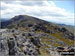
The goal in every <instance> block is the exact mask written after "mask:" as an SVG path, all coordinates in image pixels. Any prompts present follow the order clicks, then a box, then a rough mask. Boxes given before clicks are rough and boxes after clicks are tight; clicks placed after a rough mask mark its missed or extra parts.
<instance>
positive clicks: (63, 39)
mask: <svg viewBox="0 0 75 56" xmlns="http://www.w3.org/2000/svg"><path fill="white" fill-rule="evenodd" d="M1 26H2V27H1V29H0V56H66V55H68V56H70V55H71V56H74V50H75V45H74V42H75V40H74V33H73V31H72V32H71V30H69V28H68V29H67V28H66V27H61V25H60V26H59V25H57V24H55V23H51V22H47V21H44V20H41V19H38V18H35V17H32V16H27V15H19V16H15V17H13V18H12V19H10V20H8V21H4V22H1ZM64 52H65V53H68V54H65V53H64ZM64 54H65V55H64Z"/></svg>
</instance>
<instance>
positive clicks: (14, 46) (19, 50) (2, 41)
mask: <svg viewBox="0 0 75 56" xmlns="http://www.w3.org/2000/svg"><path fill="white" fill-rule="evenodd" d="M18 32H20V33H18ZM33 35H34V34H33V33H32V34H31V33H27V32H26V33H24V32H21V31H20V30H15V29H12V30H5V32H1V34H0V55H1V56H3V55H4V56H6V55H7V56H11V55H13V56H25V55H28V56H38V55H39V54H38V51H39V48H40V47H38V46H40V40H39V38H33V40H31V38H32V36H33ZM35 36H37V35H35ZM3 53H4V54H3Z"/></svg>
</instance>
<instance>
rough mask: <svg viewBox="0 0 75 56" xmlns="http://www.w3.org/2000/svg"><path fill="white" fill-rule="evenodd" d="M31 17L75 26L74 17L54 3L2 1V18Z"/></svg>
mask: <svg viewBox="0 0 75 56" xmlns="http://www.w3.org/2000/svg"><path fill="white" fill-rule="evenodd" d="M20 14H23V15H31V16H35V17H38V18H41V19H43V20H47V21H52V22H57V23H65V24H70V25H74V15H73V13H70V12H68V11H66V10H65V9H64V8H59V7H57V6H56V5H55V3H54V2H53V1H49V3H48V1H1V18H11V17H14V16H15V15H20Z"/></svg>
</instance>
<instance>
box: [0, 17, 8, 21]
mask: <svg viewBox="0 0 75 56" xmlns="http://www.w3.org/2000/svg"><path fill="white" fill-rule="evenodd" d="M0 21H1V22H5V21H8V19H3V18H0Z"/></svg>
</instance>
